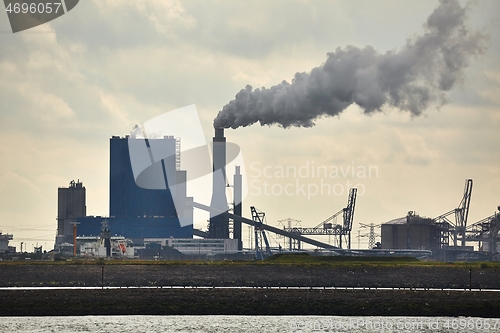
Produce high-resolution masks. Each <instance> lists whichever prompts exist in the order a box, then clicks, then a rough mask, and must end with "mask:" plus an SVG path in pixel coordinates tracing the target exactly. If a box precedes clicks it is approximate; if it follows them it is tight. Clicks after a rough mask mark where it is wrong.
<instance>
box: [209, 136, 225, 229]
mask: <svg viewBox="0 0 500 333" xmlns="http://www.w3.org/2000/svg"><path fill="white" fill-rule="evenodd" d="M212 154H213V155H212V161H213V172H212V200H211V203H210V206H211V207H212V208H215V209H218V210H220V211H227V210H228V209H229V208H228V205H227V198H226V184H227V178H226V138H225V137H224V129H223V128H216V129H215V136H214V138H213V146H212ZM208 233H209V235H210V238H224V239H226V238H229V218H228V217H227V216H225V215H224V214H222V215H215V213H212V212H211V213H210V228H209V231H208Z"/></svg>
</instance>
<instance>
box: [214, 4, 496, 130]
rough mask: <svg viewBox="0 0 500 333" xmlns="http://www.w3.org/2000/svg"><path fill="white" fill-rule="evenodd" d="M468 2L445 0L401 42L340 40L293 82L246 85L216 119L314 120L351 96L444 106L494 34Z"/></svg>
mask: <svg viewBox="0 0 500 333" xmlns="http://www.w3.org/2000/svg"><path fill="white" fill-rule="evenodd" d="M469 8H470V6H468V5H466V6H465V7H462V6H461V5H460V3H459V2H458V1H457V0H440V4H439V6H438V7H437V8H436V9H435V10H434V12H433V13H432V14H431V15H430V16H429V17H428V19H427V22H426V24H425V31H424V33H423V34H421V35H420V36H418V37H415V38H411V39H408V41H407V43H406V45H404V46H403V47H401V48H400V49H398V50H392V51H387V52H386V53H379V52H377V51H376V50H375V49H374V48H373V47H371V46H366V47H364V48H362V49H360V48H357V47H354V46H348V47H346V48H344V49H341V48H338V49H337V50H335V52H330V53H328V54H327V59H326V61H325V63H324V64H322V65H321V66H318V67H316V68H313V69H312V70H311V71H310V72H309V73H306V72H301V73H296V74H295V76H294V78H293V80H292V82H291V83H289V82H286V81H283V82H282V83H280V84H277V85H275V86H272V87H271V88H265V87H263V88H260V89H253V88H252V86H250V85H247V86H246V87H245V88H244V89H242V90H240V91H239V92H238V93H237V94H236V98H235V99H234V100H232V101H230V102H229V103H228V104H227V105H225V106H224V107H223V108H222V110H221V111H220V112H219V113H218V115H217V117H216V118H215V119H214V127H215V128H238V127H240V126H249V125H252V124H254V123H257V122H258V123H260V124H261V125H262V126H263V125H273V124H277V125H278V126H281V127H284V128H286V127H290V126H296V127H311V126H314V121H315V120H316V119H317V118H320V117H323V116H326V117H328V116H336V115H338V114H340V113H341V112H342V111H343V110H345V109H346V108H347V107H349V106H350V105H352V104H357V105H358V106H359V107H360V108H361V109H362V110H363V111H364V113H365V114H371V113H373V112H377V111H381V110H383V109H384V108H385V107H393V108H396V109H399V110H402V111H408V112H410V113H411V114H412V115H415V116H418V115H420V114H421V113H422V112H424V111H425V110H426V109H427V108H429V107H433V106H434V107H439V106H441V105H442V104H444V103H445V102H446V92H447V91H449V90H451V89H452V88H453V86H454V84H455V83H456V82H457V81H460V80H461V78H462V77H463V70H464V69H465V68H466V67H467V66H468V64H469V62H470V60H471V59H472V58H473V57H474V56H477V55H478V54H481V53H483V52H484V50H485V41H487V38H488V37H487V36H486V35H484V34H482V33H480V32H477V31H470V30H469V28H468V27H467V25H466V20H467V14H468V9H469Z"/></svg>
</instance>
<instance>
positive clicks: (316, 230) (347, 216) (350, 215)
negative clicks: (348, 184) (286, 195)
mask: <svg viewBox="0 0 500 333" xmlns="http://www.w3.org/2000/svg"><path fill="white" fill-rule="evenodd" d="M357 191H358V190H357V189H356V188H351V189H350V190H349V197H348V199H347V206H346V207H345V208H342V209H341V210H339V211H338V212H337V213H335V214H333V215H332V216H330V217H329V218H327V219H326V220H324V221H323V222H321V223H320V224H318V225H317V226H315V227H313V228H303V227H293V228H287V227H284V230H285V231H287V232H290V233H295V234H300V235H329V236H334V237H335V238H334V240H335V244H338V245H339V248H342V241H343V240H344V242H346V243H347V248H348V249H350V248H351V230H352V222H353V220H354V208H355V206H356V195H357ZM341 214H342V217H343V224H342V225H340V224H337V225H334V224H333V223H332V222H331V221H333V220H334V219H335V218H337V216H339V215H341Z"/></svg>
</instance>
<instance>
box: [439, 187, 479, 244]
mask: <svg viewBox="0 0 500 333" xmlns="http://www.w3.org/2000/svg"><path fill="white" fill-rule="evenodd" d="M471 196H472V179H466V180H465V188H464V195H463V197H462V201H460V204H459V205H458V207H457V208H455V209H452V210H450V211H449V212H447V213H444V214H442V215H439V216H438V217H436V218H435V219H434V220H435V221H436V225H437V226H439V227H440V229H441V247H444V246H448V245H449V237H450V235H451V236H452V238H453V245H454V246H457V243H458V240H459V239H460V240H461V242H462V244H461V245H462V246H465V241H466V237H465V233H466V229H467V218H468V216H469V207H470V199H471ZM450 215H455V221H451V220H450V219H449V218H448V217H449V216H450Z"/></svg>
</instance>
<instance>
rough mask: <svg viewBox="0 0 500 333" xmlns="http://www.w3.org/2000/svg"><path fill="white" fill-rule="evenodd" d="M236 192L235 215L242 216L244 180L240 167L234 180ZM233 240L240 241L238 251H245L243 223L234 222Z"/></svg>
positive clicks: (234, 194)
mask: <svg viewBox="0 0 500 333" xmlns="http://www.w3.org/2000/svg"><path fill="white" fill-rule="evenodd" d="M233 179H234V180H233V185H234V192H233V203H234V215H238V216H241V205H242V202H241V201H242V200H243V180H242V177H241V173H240V167H239V166H236V169H235V173H234V178H233ZM233 239H237V240H238V251H241V250H243V242H242V239H241V221H234V222H233Z"/></svg>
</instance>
